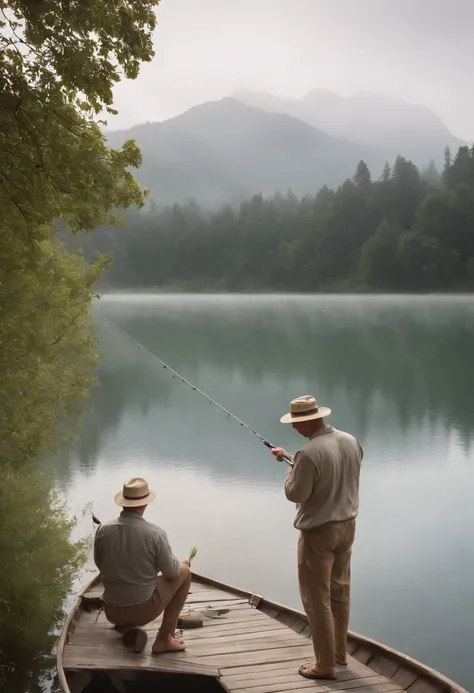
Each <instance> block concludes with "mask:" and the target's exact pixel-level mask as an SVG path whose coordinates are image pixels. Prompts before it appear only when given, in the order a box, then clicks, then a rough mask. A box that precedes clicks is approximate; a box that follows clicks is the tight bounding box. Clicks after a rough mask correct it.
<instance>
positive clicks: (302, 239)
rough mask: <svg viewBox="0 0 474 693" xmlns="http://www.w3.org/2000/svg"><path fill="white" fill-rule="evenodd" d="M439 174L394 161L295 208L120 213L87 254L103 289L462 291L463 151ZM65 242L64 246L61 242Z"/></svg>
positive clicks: (469, 202)
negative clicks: (377, 173)
mask: <svg viewBox="0 0 474 693" xmlns="http://www.w3.org/2000/svg"><path fill="white" fill-rule="evenodd" d="M446 161H447V164H446V166H445V169H444V171H443V174H442V179H441V176H440V175H439V174H438V173H437V171H436V169H435V167H434V165H433V164H432V163H430V164H429V165H428V167H427V169H426V170H425V171H424V172H423V175H421V174H420V172H419V171H418V169H417V168H416V166H414V164H413V163H411V162H410V161H408V160H406V159H404V158H403V157H401V156H399V157H397V159H396V160H395V162H394V163H393V166H390V165H389V164H388V163H387V164H386V165H385V168H384V171H383V173H382V175H381V177H380V178H379V179H378V180H373V179H372V176H371V174H370V171H369V169H368V167H367V166H366V164H365V163H364V162H360V164H359V165H358V167H357V170H356V172H355V175H354V178H353V179H352V180H347V181H345V183H344V184H343V185H341V186H340V187H339V188H338V189H337V190H329V189H328V188H327V187H323V188H322V189H321V190H320V191H319V192H318V193H317V194H316V195H314V196H307V197H304V198H302V199H301V200H297V199H296V198H295V196H294V195H293V194H291V193H288V195H287V196H283V195H281V194H276V195H274V196H273V197H271V198H269V199H265V198H263V197H262V196H261V195H255V196H254V197H253V198H252V199H250V200H248V201H247V202H244V203H243V204H241V205H240V206H239V207H237V208H236V207H231V206H227V207H224V208H222V209H221V210H220V211H218V212H213V213H210V212H206V211H205V210H203V209H201V208H200V207H199V205H197V203H196V202H193V201H191V202H188V203H186V204H183V205H174V206H172V207H166V208H163V209H158V208H156V206H153V205H150V206H149V208H148V210H147V211H146V212H140V213H139V212H138V211H137V210H130V212H129V213H128V214H127V217H126V226H125V228H124V229H121V230H119V229H115V230H114V231H112V230H104V229H98V230H97V231H96V232H94V233H93V234H92V235H91V237H90V238H89V239H87V240H86V241H85V243H82V242H81V243H80V244H79V245H81V246H83V248H84V252H85V253H86V254H87V255H88V257H90V258H93V257H94V256H96V254H97V252H99V251H100V252H111V253H112V254H113V256H114V262H113V264H112V265H111V267H110V269H109V270H108V271H107V273H106V275H105V280H106V283H105V284H103V285H104V286H112V287H127V286H129V287H150V286H153V287H165V288H169V287H172V288H176V289H186V288H189V289H204V290H206V289H209V290H233V291H240V290H244V291H247V290H258V291H266V290H279V291H280V290H287V291H328V290H338V291H341V290H376V291H434V290H451V289H461V290H464V289H472V288H474V285H473V267H474V232H473V229H474V152H473V150H472V149H471V150H470V149H468V148H467V147H466V148H461V150H460V151H459V152H458V154H457V155H456V156H455V157H454V159H451V155H450V154H448V153H447V154H446ZM68 242H70V241H68Z"/></svg>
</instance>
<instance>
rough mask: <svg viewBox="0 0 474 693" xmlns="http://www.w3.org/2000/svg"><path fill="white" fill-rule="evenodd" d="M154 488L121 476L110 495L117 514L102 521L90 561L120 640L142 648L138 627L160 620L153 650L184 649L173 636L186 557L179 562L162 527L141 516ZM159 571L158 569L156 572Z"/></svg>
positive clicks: (185, 587)
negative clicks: (118, 487)
mask: <svg viewBox="0 0 474 693" xmlns="http://www.w3.org/2000/svg"><path fill="white" fill-rule="evenodd" d="M155 497H156V496H155V493H154V492H153V491H151V490H150V489H149V487H148V483H147V481H146V480H145V479H142V478H133V479H129V480H128V481H126V482H125V483H124V485H123V488H122V490H121V491H119V492H118V493H116V494H115V498H114V500H115V502H116V503H117V505H120V506H121V507H122V512H121V513H120V515H119V516H118V517H117V518H116V519H114V520H109V521H108V522H104V523H103V524H101V525H100V527H99V528H98V530H97V532H96V535H95V540H94V561H95V564H96V566H97V567H98V569H99V570H100V573H101V577H102V582H103V585H104V596H103V602H104V612H105V616H106V618H107V620H108V621H110V622H111V623H114V624H115V626H116V628H117V630H118V631H120V632H121V633H123V641H124V644H126V645H128V646H130V647H132V648H133V649H134V650H135V652H143V650H144V649H145V646H146V643H147V639H148V638H147V633H146V631H145V630H143V629H142V628H141V627H140V626H144V625H146V624H147V623H150V622H151V621H154V620H155V619H156V618H157V617H158V616H159V615H160V614H161V613H162V612H163V620H162V622H161V626H160V629H159V631H158V634H157V636H156V639H155V642H154V643H153V645H152V653H153V654H160V653H165V652H180V651H181V650H184V649H185V646H184V643H183V641H182V640H180V639H178V638H177V637H176V635H175V630H176V625H177V622H178V618H179V615H180V612H181V610H182V609H183V606H184V603H185V601H186V598H187V596H188V592H189V587H190V584H191V571H190V569H189V561H188V560H184V561H179V560H178V559H177V558H176V556H175V555H174V553H173V551H172V550H171V547H170V544H169V541H168V537H167V535H166V532H165V531H164V530H163V529H161V528H160V527H157V526H156V525H153V524H151V522H147V521H146V520H145V518H144V517H143V513H144V512H145V510H146V508H147V505H148V504H149V503H151V502H152V501H154V500H155ZM158 573H159V574H158Z"/></svg>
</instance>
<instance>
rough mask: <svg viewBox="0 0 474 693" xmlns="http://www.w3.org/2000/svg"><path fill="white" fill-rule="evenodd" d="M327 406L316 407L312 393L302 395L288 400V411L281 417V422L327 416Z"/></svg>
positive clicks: (329, 411) (328, 410) (328, 412)
mask: <svg viewBox="0 0 474 693" xmlns="http://www.w3.org/2000/svg"><path fill="white" fill-rule="evenodd" d="M330 413H331V410H330V409H329V407H318V405H317V403H316V400H315V399H314V397H313V396H312V395H303V397H297V398H296V399H293V400H292V401H291V402H290V411H289V412H288V413H287V414H285V415H284V416H282V417H281V419H280V421H281V423H285V424H286V423H295V422H297V421H311V420H312V419H322V418H323V417H325V416H329V414H330Z"/></svg>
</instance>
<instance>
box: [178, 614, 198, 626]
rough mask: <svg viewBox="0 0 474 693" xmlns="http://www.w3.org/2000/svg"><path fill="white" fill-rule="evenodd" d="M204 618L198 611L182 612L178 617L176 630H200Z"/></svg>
mask: <svg viewBox="0 0 474 693" xmlns="http://www.w3.org/2000/svg"><path fill="white" fill-rule="evenodd" d="M203 625H204V617H203V615H202V613H201V612H200V611H191V610H188V611H182V612H181V613H180V615H179V617H178V628H201V627H202V626H203Z"/></svg>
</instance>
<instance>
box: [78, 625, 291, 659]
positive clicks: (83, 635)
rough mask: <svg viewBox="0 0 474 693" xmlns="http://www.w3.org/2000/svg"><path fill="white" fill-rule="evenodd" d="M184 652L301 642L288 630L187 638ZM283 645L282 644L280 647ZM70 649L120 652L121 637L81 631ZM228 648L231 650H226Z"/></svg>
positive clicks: (113, 633) (102, 631)
mask: <svg viewBox="0 0 474 693" xmlns="http://www.w3.org/2000/svg"><path fill="white" fill-rule="evenodd" d="M185 640H186V643H187V645H188V647H187V649H188V651H190V652H191V651H192V652H198V653H199V654H201V653H206V654H207V653H213V654H220V653H222V652H223V651H226V652H227V651H231V652H246V651H248V650H250V649H269V648H272V647H283V646H286V645H287V644H288V645H289V646H291V645H296V646H300V645H301V644H302V642H301V638H300V637H299V636H298V635H297V634H296V633H294V634H293V632H292V631H288V629H286V630H285V629H283V630H276V631H275V630H272V631H267V632H264V633H262V632H257V633H254V634H243V635H235V634H227V635H225V636H223V637H221V638H218V639H216V638H199V637H194V638H187V637H186V636H185ZM281 643H283V644H281ZM70 645H71V646H72V647H74V646H76V645H77V646H81V645H90V646H95V647H120V648H121V649H123V644H122V636H121V634H120V633H119V632H118V631H116V630H114V629H113V628H108V629H104V628H101V629H97V630H92V629H84V630H80V631H77V630H76V631H75V632H74V634H73V635H72V637H71V642H70ZM229 648H232V649H231V650H229Z"/></svg>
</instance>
